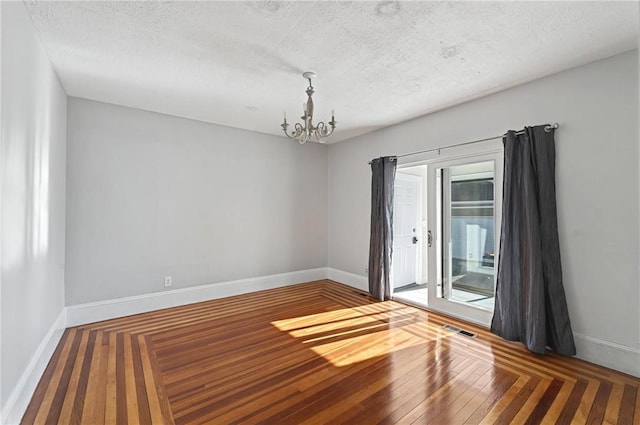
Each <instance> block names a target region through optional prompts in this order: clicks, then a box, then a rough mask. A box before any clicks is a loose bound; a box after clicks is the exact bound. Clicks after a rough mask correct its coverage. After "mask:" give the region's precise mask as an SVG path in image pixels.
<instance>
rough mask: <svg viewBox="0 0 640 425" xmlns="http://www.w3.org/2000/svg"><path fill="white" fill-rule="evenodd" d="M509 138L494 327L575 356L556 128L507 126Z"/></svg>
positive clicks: (534, 347) (539, 349)
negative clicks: (564, 259)
mask: <svg viewBox="0 0 640 425" xmlns="http://www.w3.org/2000/svg"><path fill="white" fill-rule="evenodd" d="M503 143H504V184H503V199H502V203H503V204H502V232H501V236H500V258H499V262H498V280H497V287H496V303H495V310H494V315H493V320H492V322H491V331H492V332H493V333H495V334H498V335H500V336H501V337H503V338H505V339H508V340H510V341H522V342H523V343H524V344H525V345H526V346H527V348H528V349H529V350H531V351H533V352H534V353H540V354H543V353H544V352H545V349H546V347H549V348H551V349H552V350H553V351H555V352H557V353H559V354H565V355H574V354H575V353H576V347H575V344H574V341H573V332H572V331H571V323H570V321H569V312H568V310H567V302H566V298H565V293H564V287H563V285H562V266H561V263H560V246H559V242H558V222H557V214H556V188H555V140H554V133H553V129H552V130H551V131H550V132H546V131H545V130H544V126H536V127H526V128H525V129H524V132H522V134H516V132H515V131H508V132H507V134H506V135H505V137H504V138H503Z"/></svg>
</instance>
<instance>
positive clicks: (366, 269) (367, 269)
mask: <svg viewBox="0 0 640 425" xmlns="http://www.w3.org/2000/svg"><path fill="white" fill-rule="evenodd" d="M364 274H365V275H367V276H369V267H365V268H364Z"/></svg>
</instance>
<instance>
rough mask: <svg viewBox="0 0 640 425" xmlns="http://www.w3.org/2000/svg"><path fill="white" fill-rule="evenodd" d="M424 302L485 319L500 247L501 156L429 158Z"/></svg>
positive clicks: (490, 310) (491, 299) (476, 319)
mask: <svg viewBox="0 0 640 425" xmlns="http://www.w3.org/2000/svg"><path fill="white" fill-rule="evenodd" d="M427 175H428V177H427V181H428V184H429V190H428V194H429V196H428V197H429V201H428V217H429V219H428V227H429V230H430V232H431V234H432V235H433V238H432V242H431V244H430V246H429V248H428V249H429V268H428V269H429V282H430V285H429V288H430V291H429V307H430V308H433V309H436V310H440V311H443V312H445V313H448V314H452V315H455V316H458V317H461V318H465V319H468V320H471V321H474V322H478V323H483V324H488V323H489V322H490V320H491V316H492V314H493V304H494V296H495V275H496V266H497V255H498V246H499V239H498V235H499V229H500V210H501V205H500V191H501V190H502V159H501V157H500V156H499V155H497V154H489V155H482V156H474V157H472V158H462V159H455V160H444V161H436V162H432V163H429V164H428V166H427Z"/></svg>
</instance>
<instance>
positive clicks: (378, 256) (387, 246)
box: [369, 156, 396, 301]
mask: <svg viewBox="0 0 640 425" xmlns="http://www.w3.org/2000/svg"><path fill="white" fill-rule="evenodd" d="M395 178H396V158H395V157H388V156H386V157H382V158H376V159H374V160H373V161H371V236H370V239H369V293H371V296H372V297H374V298H376V299H378V300H380V301H384V300H388V299H390V298H391V283H390V282H389V278H390V275H391V255H392V251H393V182H394V180H395Z"/></svg>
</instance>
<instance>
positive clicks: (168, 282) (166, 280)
mask: <svg viewBox="0 0 640 425" xmlns="http://www.w3.org/2000/svg"><path fill="white" fill-rule="evenodd" d="M170 286H173V280H172V279H171V276H165V278H164V287H165V288H168V287H170Z"/></svg>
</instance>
